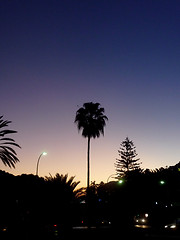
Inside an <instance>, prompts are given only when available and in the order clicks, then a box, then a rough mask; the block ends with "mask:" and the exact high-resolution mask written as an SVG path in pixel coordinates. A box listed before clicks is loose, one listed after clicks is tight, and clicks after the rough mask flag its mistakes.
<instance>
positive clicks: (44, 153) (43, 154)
mask: <svg viewBox="0 0 180 240" xmlns="http://www.w3.org/2000/svg"><path fill="white" fill-rule="evenodd" d="M46 155H47V153H46V152H42V153H41V154H40V156H39V157H38V160H37V167H36V175H37V176H38V167H39V161H40V158H41V157H42V156H46Z"/></svg>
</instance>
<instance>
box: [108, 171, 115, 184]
mask: <svg viewBox="0 0 180 240" xmlns="http://www.w3.org/2000/svg"><path fill="white" fill-rule="evenodd" d="M112 176H117V174H116V173H115V174H111V175H110V176H109V177H108V178H107V183H108V182H109V179H110V178H111V177H112Z"/></svg>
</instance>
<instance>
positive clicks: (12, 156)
mask: <svg viewBox="0 0 180 240" xmlns="http://www.w3.org/2000/svg"><path fill="white" fill-rule="evenodd" d="M9 123H11V121H7V120H5V121H4V120H3V116H0V129H1V128H4V127H7V126H8V124H9ZM13 133H17V131H14V130H9V129H2V130H1V131H0V159H1V160H2V162H3V164H4V165H5V166H9V167H13V168H15V164H16V163H17V162H19V159H18V158H17V154H16V151H15V150H14V149H13V148H12V147H11V146H15V147H18V148H21V147H20V146H19V144H17V143H15V140H14V139H12V138H7V137H4V136H5V135H7V134H13Z"/></svg>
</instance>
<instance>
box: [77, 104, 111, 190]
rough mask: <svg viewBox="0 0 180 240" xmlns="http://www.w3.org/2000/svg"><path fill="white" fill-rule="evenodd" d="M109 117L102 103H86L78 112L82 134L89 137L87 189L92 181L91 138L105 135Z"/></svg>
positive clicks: (78, 125)
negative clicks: (105, 113)
mask: <svg viewBox="0 0 180 240" xmlns="http://www.w3.org/2000/svg"><path fill="white" fill-rule="evenodd" d="M107 120H108V118H107V117H106V116H105V115H104V108H101V107H100V103H92V102H88V103H84V104H83V107H81V108H79V110H78V111H77V112H76V117H75V121H74V122H75V123H76V124H77V128H78V130H79V131H80V130H82V136H83V137H85V138H87V139H88V150H87V189H89V182H90V177H89V176H90V164H89V160H90V140H91V138H96V137H97V138H98V137H100V134H103V135H104V127H105V126H106V121H107Z"/></svg>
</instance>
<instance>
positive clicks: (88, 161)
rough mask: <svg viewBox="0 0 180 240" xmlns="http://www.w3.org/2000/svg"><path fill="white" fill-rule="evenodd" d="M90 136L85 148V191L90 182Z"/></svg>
mask: <svg viewBox="0 0 180 240" xmlns="http://www.w3.org/2000/svg"><path fill="white" fill-rule="evenodd" d="M90 139H91V138H90V137H88V149H87V191H89V184H90Z"/></svg>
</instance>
